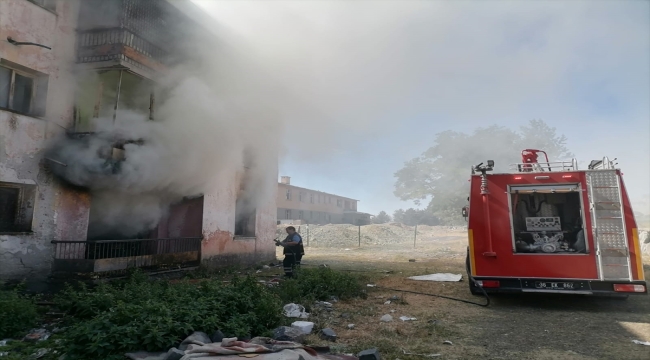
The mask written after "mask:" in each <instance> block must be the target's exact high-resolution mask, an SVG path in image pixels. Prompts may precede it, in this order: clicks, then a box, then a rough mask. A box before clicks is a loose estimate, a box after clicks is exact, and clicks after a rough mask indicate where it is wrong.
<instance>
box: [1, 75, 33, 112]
mask: <svg viewBox="0 0 650 360" xmlns="http://www.w3.org/2000/svg"><path fill="white" fill-rule="evenodd" d="M0 67H2V68H5V69H7V70H9V71H10V76H9V94H8V97H7V107H2V106H0V110H5V111H10V112H14V113H16V114H21V115H27V116H32V117H34V116H38V115H37V114H35V112H34V101H35V99H36V88H37V86H38V81H37V78H38V76H37V75H34V74H30V73H28V72H25V71H21V70H16V69H15V68H13V67H11V66H7V65H4V64H0ZM16 74H18V75H20V76H23V77H26V78H28V79H30V80H31V81H32V91H31V95H30V97H29V110H28V111H27V112H23V111H19V110H15V109H12V107H13V106H14V98H15V91H16Z"/></svg>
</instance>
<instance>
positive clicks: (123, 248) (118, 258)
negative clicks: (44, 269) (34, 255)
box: [52, 237, 202, 272]
mask: <svg viewBox="0 0 650 360" xmlns="http://www.w3.org/2000/svg"><path fill="white" fill-rule="evenodd" d="M201 240H202V239H201V238H200V237H191V238H165V239H132V240H98V241H61V240H55V241H52V244H54V271H62V272H104V271H115V270H124V269H127V268H134V267H139V268H146V267H156V266H164V265H184V264H193V263H198V262H199V260H200V252H201Z"/></svg>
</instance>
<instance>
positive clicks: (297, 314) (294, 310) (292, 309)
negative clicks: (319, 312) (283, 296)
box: [284, 303, 309, 319]
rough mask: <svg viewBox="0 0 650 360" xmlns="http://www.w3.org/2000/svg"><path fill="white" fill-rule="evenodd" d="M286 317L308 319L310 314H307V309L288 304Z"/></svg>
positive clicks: (285, 311) (285, 308)
mask: <svg viewBox="0 0 650 360" xmlns="http://www.w3.org/2000/svg"><path fill="white" fill-rule="evenodd" d="M284 316H286V317H289V318H299V319H306V318H308V317H309V313H307V312H305V307H304V306H302V305H298V304H294V303H291V304H287V305H285V306H284Z"/></svg>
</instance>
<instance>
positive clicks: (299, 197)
mask: <svg viewBox="0 0 650 360" xmlns="http://www.w3.org/2000/svg"><path fill="white" fill-rule="evenodd" d="M302 195H303V194H302V192H300V193H298V201H300V202H302V198H303V196H302Z"/></svg>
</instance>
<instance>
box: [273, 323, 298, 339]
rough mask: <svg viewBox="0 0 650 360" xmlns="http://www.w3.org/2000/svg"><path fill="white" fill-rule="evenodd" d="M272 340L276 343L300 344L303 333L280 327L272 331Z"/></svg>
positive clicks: (294, 329)
mask: <svg viewBox="0 0 650 360" xmlns="http://www.w3.org/2000/svg"><path fill="white" fill-rule="evenodd" d="M273 339H274V340H278V341H291V342H295V343H302V342H303V341H304V340H305V333H304V332H302V330H300V329H296V328H292V327H289V326H280V327H279V328H277V329H275V330H273Z"/></svg>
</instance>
